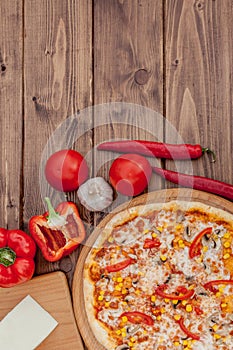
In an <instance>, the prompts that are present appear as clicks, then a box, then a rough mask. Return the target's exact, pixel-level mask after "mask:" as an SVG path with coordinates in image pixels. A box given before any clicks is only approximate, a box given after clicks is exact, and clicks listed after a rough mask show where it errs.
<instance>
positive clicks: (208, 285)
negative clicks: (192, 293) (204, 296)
mask: <svg viewBox="0 0 233 350" xmlns="http://www.w3.org/2000/svg"><path fill="white" fill-rule="evenodd" d="M219 284H233V280H213V281H209V282H207V283H205V284H204V285H203V287H204V288H205V289H208V290H210V291H211V292H214V293H216V292H217V289H216V288H214V286H216V285H219Z"/></svg>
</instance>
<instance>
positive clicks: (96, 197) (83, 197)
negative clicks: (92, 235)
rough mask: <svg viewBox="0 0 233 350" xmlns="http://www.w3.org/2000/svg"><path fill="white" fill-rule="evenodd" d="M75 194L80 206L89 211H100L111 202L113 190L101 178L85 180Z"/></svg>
mask: <svg viewBox="0 0 233 350" xmlns="http://www.w3.org/2000/svg"><path fill="white" fill-rule="evenodd" d="M77 194H78V198H79V200H80V202H81V204H82V205H83V206H84V207H85V208H87V209H88V210H90V211H101V210H103V209H105V208H107V207H108V206H109V205H110V204H111V203H112V201H113V190H112V188H111V186H110V185H109V184H108V183H107V182H106V181H105V180H104V179H103V178H102V177H94V178H92V179H89V180H87V181H86V182H85V183H84V184H82V185H81V186H80V187H79V189H78V192H77Z"/></svg>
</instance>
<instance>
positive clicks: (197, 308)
mask: <svg viewBox="0 0 233 350" xmlns="http://www.w3.org/2000/svg"><path fill="white" fill-rule="evenodd" d="M194 311H195V312H196V314H197V315H198V316H200V315H202V314H203V310H202V309H201V308H200V307H199V306H194Z"/></svg>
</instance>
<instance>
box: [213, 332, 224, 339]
mask: <svg viewBox="0 0 233 350" xmlns="http://www.w3.org/2000/svg"><path fill="white" fill-rule="evenodd" d="M214 338H215V339H220V338H222V337H221V335H220V334H217V333H215V334H214Z"/></svg>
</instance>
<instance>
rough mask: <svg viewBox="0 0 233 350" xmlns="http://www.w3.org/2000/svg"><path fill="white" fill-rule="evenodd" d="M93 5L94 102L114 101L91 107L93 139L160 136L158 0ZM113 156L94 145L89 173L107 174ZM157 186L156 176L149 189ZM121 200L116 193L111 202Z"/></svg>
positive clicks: (103, 1)
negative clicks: (94, 149)
mask: <svg viewBox="0 0 233 350" xmlns="http://www.w3.org/2000/svg"><path fill="white" fill-rule="evenodd" d="M94 5H95V6H94V103H95V105H98V104H104V103H106V102H107V103H113V102H120V103H119V104H117V105H103V107H102V108H101V106H99V107H98V108H96V110H95V112H94V114H95V117H94V119H95V120H94V122H95V134H94V144H95V145H97V144H98V143H100V142H103V141H107V140H112V139H159V140H160V141H162V140H163V117H162V115H160V118H159V117H158V118H156V112H160V113H161V114H162V113H163V26H162V1H160V0H156V1H154V0H151V1H147V0H146V1H145V0H140V1H124V0H119V1H113V0H110V1H109V0H95V1H94ZM124 103H132V105H124ZM136 104H137V105H141V106H144V107H149V108H150V109H152V111H145V110H144V111H143V110H142V108H141V107H136ZM153 110H154V112H153ZM155 111H156V112H155ZM153 113H154V115H153V116H152V117H151V115H152V114H153ZM148 120H149V122H148ZM97 125H98V127H97ZM146 129H148V130H146ZM116 156H117V155H116V154H115V153H109V152H100V151H97V152H96V153H95V156H94V174H95V175H96V174H98V175H100V176H103V177H104V178H105V179H106V180H109V176H108V171H109V166H110V164H111V161H112V159H114V158H115V157H116ZM154 161H155V160H154ZM151 162H152V160H151ZM161 186H162V183H161V181H160V179H157V178H156V181H154V180H152V181H151V188H150V190H151V189H152V188H153V189H155V188H161ZM126 200H127V198H126V197H125V196H120V195H118V197H117V200H116V201H115V206H116V205H118V204H119V203H121V202H122V201H126ZM109 210H111V208H110V209H108V210H107V211H109ZM96 220H97V221H98V220H99V216H97V215H96Z"/></svg>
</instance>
